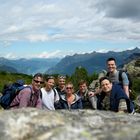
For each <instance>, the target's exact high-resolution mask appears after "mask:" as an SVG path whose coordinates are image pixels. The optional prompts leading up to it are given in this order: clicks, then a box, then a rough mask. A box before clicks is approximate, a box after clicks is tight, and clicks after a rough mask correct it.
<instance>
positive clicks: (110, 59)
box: [106, 57, 116, 63]
mask: <svg viewBox="0 0 140 140" xmlns="http://www.w3.org/2000/svg"><path fill="white" fill-rule="evenodd" d="M108 61H114V62H115V63H116V59H115V58H114V57H110V58H108V59H107V60H106V62H108Z"/></svg>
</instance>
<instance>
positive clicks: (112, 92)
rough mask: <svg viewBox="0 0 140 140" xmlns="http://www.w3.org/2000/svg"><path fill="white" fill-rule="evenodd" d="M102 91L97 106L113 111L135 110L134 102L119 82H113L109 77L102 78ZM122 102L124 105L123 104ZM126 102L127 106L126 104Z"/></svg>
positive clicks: (130, 111)
mask: <svg viewBox="0 0 140 140" xmlns="http://www.w3.org/2000/svg"><path fill="white" fill-rule="evenodd" d="M100 86H101V89H102V92H101V93H100V95H98V100H97V108H98V109H103V110H111V111H115V112H118V111H124V112H128V113H132V112H134V106H133V103H132V102H131V101H130V99H129V98H128V96H127V95H126V94H125V92H124V90H123V89H122V88H121V86H120V85H118V84H112V83H111V81H110V80H109V79H108V78H107V77H102V78H101V79H100ZM122 104H123V105H124V106H122ZM125 104H126V106H125Z"/></svg>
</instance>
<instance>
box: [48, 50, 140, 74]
mask: <svg viewBox="0 0 140 140" xmlns="http://www.w3.org/2000/svg"><path fill="white" fill-rule="evenodd" d="M109 57H114V58H115V59H116V61H117V65H118V66H120V67H121V66H122V65H124V64H125V63H128V62H129V61H131V60H132V59H134V58H135V57H140V49H139V48H135V49H132V50H126V51H122V52H113V51H109V52H107V53H99V52H92V53H85V54H75V55H73V56H66V57H65V58H63V59H62V60H61V61H60V62H59V63H57V64H56V65H55V66H54V67H52V68H50V69H48V70H47V72H46V73H48V74H52V73H59V74H68V75H69V74H72V73H73V72H74V71H75V68H76V67H79V66H80V67H84V68H86V70H87V71H88V73H89V74H92V73H93V72H99V71H101V70H103V69H106V60H107V59H108V58H109Z"/></svg>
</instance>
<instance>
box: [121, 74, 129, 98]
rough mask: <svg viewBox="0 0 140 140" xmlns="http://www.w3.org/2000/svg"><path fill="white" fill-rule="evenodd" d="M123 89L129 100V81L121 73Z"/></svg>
mask: <svg viewBox="0 0 140 140" xmlns="http://www.w3.org/2000/svg"><path fill="white" fill-rule="evenodd" d="M122 82H123V89H124V91H125V93H126V95H127V97H128V98H129V80H128V77H127V75H126V73H125V72H123V73H122Z"/></svg>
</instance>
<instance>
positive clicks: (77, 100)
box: [55, 94, 83, 109]
mask: <svg viewBox="0 0 140 140" xmlns="http://www.w3.org/2000/svg"><path fill="white" fill-rule="evenodd" d="M74 95H75V100H74V101H73V102H72V104H71V105H70V106H69V105H68V103H67V100H66V95H65V94H64V95H61V98H60V101H59V103H57V104H56V105H55V108H56V109H82V108H83V106H82V100H81V98H80V97H79V96H78V95H77V94H74Z"/></svg>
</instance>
